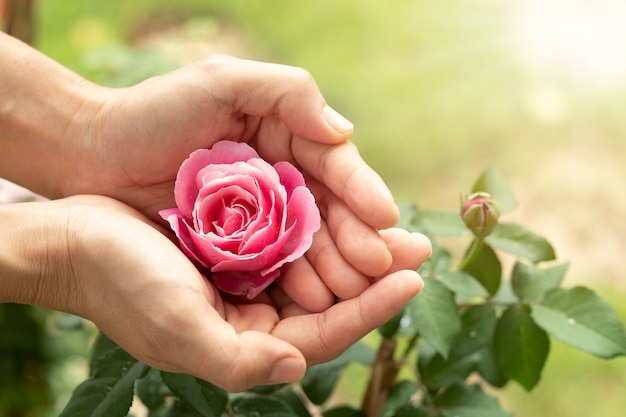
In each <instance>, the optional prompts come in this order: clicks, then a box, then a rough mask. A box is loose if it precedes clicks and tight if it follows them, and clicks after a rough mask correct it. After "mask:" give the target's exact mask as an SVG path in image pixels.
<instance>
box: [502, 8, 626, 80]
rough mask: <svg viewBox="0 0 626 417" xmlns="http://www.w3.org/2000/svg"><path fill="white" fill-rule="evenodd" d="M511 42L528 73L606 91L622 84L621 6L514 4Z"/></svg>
mask: <svg viewBox="0 0 626 417" xmlns="http://www.w3.org/2000/svg"><path fill="white" fill-rule="evenodd" d="M512 19H513V28H514V31H515V38H516V39H517V41H518V42H519V47H521V50H522V53H523V54H524V59H525V61H527V62H528V63H529V64H530V65H532V67H533V68H534V69H537V70H540V71H549V72H551V73H553V74H554V73H556V74H557V75H561V76H566V77H569V80H570V81H572V82H578V81H587V82H594V83H599V84H603V85H611V84H614V83H616V82H619V81H624V80H626V2H625V1H623V0H520V1H518V2H516V3H515V6H514V8H513V10H512Z"/></svg>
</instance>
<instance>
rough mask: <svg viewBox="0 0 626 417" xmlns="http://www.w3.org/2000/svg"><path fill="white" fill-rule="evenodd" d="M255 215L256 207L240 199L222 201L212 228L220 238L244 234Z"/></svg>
mask: <svg viewBox="0 0 626 417" xmlns="http://www.w3.org/2000/svg"><path fill="white" fill-rule="evenodd" d="M256 213H257V210H256V207H254V206H253V205H251V204H249V203H248V202H247V201H244V200H243V199H241V198H237V197H235V198H233V199H232V200H231V201H225V200H222V209H221V210H220V211H219V213H218V215H217V218H216V219H215V220H214V221H213V228H214V230H215V231H216V232H217V233H218V234H219V235H221V236H233V235H237V234H239V233H242V232H245V230H246V228H247V227H248V225H249V224H250V222H251V221H252V220H253V219H254V218H255V216H256Z"/></svg>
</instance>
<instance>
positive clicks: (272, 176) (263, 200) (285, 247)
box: [159, 140, 320, 299]
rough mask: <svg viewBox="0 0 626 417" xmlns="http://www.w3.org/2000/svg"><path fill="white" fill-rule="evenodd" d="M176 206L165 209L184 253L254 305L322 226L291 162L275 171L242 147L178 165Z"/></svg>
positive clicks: (208, 152)
mask: <svg viewBox="0 0 626 417" xmlns="http://www.w3.org/2000/svg"><path fill="white" fill-rule="evenodd" d="M174 196H175V199H176V205H177V208H171V209H167V210H162V211H160V212H159V214H160V215H161V217H163V218H164V219H165V220H167V221H168V222H169V224H170V226H171V228H172V230H173V231H174V232H175V233H176V236H177V237H178V240H179V242H180V247H181V249H182V250H183V252H184V253H185V254H186V255H187V256H188V257H189V258H190V259H192V260H194V261H196V262H197V263H199V264H201V265H202V266H204V267H206V268H208V269H209V270H210V278H211V280H212V281H213V283H214V284H215V286H216V287H217V288H219V289H221V290H222V291H225V292H228V293H231V294H235V295H245V296H246V297H247V298H249V299H252V298H254V297H256V296H257V295H258V294H260V293H261V292H262V291H263V290H264V289H265V288H266V287H267V286H268V285H270V284H271V283H272V282H273V281H275V280H276V279H277V278H278V276H279V275H280V270H279V268H280V267H281V266H282V265H284V264H285V263H287V262H291V261H294V260H296V259H297V258H299V257H301V256H302V255H303V254H304V253H305V252H306V251H307V250H308V249H309V247H310V246H311V242H312V241H313V234H314V233H315V232H316V231H317V230H318V229H319V227H320V213H319V209H318V208H317V205H316V204H315V199H314V197H313V194H311V192H310V191H309V189H308V188H307V187H306V185H305V182H304V177H303V176H302V174H301V173H300V171H298V170H297V169H296V168H295V167H294V166H293V165H291V164H290V163H288V162H278V163H276V164H274V165H273V166H272V165H270V164H269V163H267V162H265V161H264V160H263V159H261V158H260V157H259V155H258V154H257V153H256V151H255V150H254V149H253V148H252V147H250V146H249V145H247V144H245V143H237V142H232V141H227V140H224V141H220V142H217V143H215V144H214V145H213V147H212V148H211V149H199V150H197V151H194V152H193V153H192V154H191V155H190V156H189V158H187V159H186V160H185V161H184V162H183V163H182V165H181V167H180V169H179V171H178V175H177V177H176V184H175V187H174Z"/></svg>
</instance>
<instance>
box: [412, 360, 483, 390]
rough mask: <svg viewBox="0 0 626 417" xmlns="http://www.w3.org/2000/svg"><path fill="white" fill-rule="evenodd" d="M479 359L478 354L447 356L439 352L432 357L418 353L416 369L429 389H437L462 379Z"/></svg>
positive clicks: (474, 366)
mask: <svg viewBox="0 0 626 417" xmlns="http://www.w3.org/2000/svg"><path fill="white" fill-rule="evenodd" d="M479 361H480V356H479V355H478V354H474V355H467V356H450V357H448V358H444V357H443V356H441V354H439V353H438V354H436V355H435V356H433V357H432V358H426V357H425V356H422V355H420V357H419V360H418V369H419V373H420V376H421V379H422V382H423V383H424V385H426V386H427V387H428V388H429V389H431V390H438V389H439V388H443V387H446V386H449V385H452V384H455V383H458V382H461V381H464V380H465V379H466V378H467V377H468V376H469V374H470V373H472V371H474V369H475V368H476V366H477V365H478V362H479Z"/></svg>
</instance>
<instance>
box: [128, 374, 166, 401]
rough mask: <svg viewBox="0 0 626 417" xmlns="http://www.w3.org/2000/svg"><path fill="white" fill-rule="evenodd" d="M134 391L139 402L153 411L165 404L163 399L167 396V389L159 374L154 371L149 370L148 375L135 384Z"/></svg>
mask: <svg viewBox="0 0 626 417" xmlns="http://www.w3.org/2000/svg"><path fill="white" fill-rule="evenodd" d="M135 391H136V392H137V396H138V397H139V399H140V400H141V402H142V403H143V404H144V405H145V406H146V407H148V409H149V410H150V411H154V410H156V409H158V408H159V407H161V406H162V405H163V404H164V403H165V397H166V396H167V395H168V394H169V392H170V391H169V389H167V387H166V386H165V385H164V384H163V380H162V379H161V373H160V372H159V371H158V370H156V369H151V370H150V372H148V374H147V375H146V376H145V377H144V378H142V379H140V380H138V381H137V382H136V383H135Z"/></svg>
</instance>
